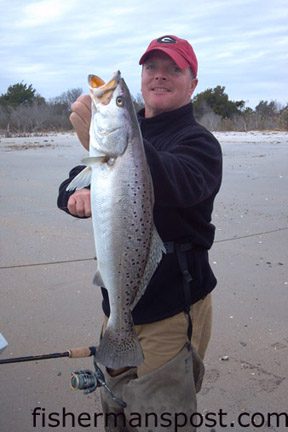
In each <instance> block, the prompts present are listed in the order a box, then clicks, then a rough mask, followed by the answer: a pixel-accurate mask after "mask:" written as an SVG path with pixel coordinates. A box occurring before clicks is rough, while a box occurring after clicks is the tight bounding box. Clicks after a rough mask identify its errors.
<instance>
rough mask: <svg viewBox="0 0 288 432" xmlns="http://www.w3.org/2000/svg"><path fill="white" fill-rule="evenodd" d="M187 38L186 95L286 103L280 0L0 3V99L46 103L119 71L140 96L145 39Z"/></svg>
mask: <svg viewBox="0 0 288 432" xmlns="http://www.w3.org/2000/svg"><path fill="white" fill-rule="evenodd" d="M166 34H172V35H173V34H174V35H177V36H180V37H183V38H185V39H188V40H189V41H190V43H191V44H192V45H193V47H194V50H195V52H196V54H197V57H198V61H199V74H198V77H199V84H198V87H197V89H196V92H195V94H197V93H198V92H201V91H203V90H205V89H207V88H214V87H216V86H217V85H221V86H225V88H226V92H227V93H228V95H229V97H230V99H231V100H234V101H235V100H242V99H243V100H245V101H246V106H250V107H252V108H254V107H255V106H256V105H257V104H258V103H259V102H260V100H268V101H271V100H277V101H278V102H280V103H282V104H285V105H286V104H287V103H288V72H287V70H288V2H287V0H200V1H199V0H183V1H182V0H178V1H175V0H145V1H144V0H143V1H141V2H140V1H139V0H124V1H122V2H119V1H115V0H113V1H112V0H39V1H37V0H34V1H30V0H0V40H1V43H0V62H1V63H0V64H1V66H0V94H2V93H5V92H6V91H7V88H8V86H9V85H11V84H15V83H17V82H23V83H27V84H32V85H33V87H34V88H36V90H37V92H38V93H40V94H41V95H42V96H44V97H45V98H46V99H49V98H52V97H55V96H58V95H60V94H61V93H63V92H64V91H66V90H68V89H72V88H78V87H80V88H82V89H83V91H84V92H87V75H88V74H90V73H93V74H96V75H99V76H101V77H102V78H103V79H104V80H105V81H106V80H108V79H110V77H111V75H112V73H113V72H114V71H115V70H118V69H119V70H120V71H121V72H122V75H123V77H124V78H125V80H126V82H127V84H128V86H129V87H130V90H131V93H132V94H133V95H134V96H136V95H137V93H140V73H141V67H140V66H139V65H138V61H139V58H140V56H141V55H142V54H143V52H144V51H145V49H146V46H147V45H148V43H149V42H150V40H152V39H154V38H156V37H159V36H162V35H166Z"/></svg>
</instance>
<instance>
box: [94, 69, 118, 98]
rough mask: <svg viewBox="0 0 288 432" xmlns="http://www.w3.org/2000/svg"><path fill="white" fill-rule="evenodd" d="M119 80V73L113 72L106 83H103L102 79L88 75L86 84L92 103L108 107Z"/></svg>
mask: <svg viewBox="0 0 288 432" xmlns="http://www.w3.org/2000/svg"><path fill="white" fill-rule="evenodd" d="M120 80H121V73H120V71H117V72H115V73H114V75H113V76H112V78H111V80H110V81H108V82H107V83H105V81H103V80H102V78H100V77H98V76H97V75H89V76H88V83H89V86H90V93H91V97H92V100H93V101H94V103H95V104H96V103H101V104H102V105H108V104H109V102H110V100H111V98H112V96H113V92H114V90H115V89H116V87H117V86H118V84H119V82H120Z"/></svg>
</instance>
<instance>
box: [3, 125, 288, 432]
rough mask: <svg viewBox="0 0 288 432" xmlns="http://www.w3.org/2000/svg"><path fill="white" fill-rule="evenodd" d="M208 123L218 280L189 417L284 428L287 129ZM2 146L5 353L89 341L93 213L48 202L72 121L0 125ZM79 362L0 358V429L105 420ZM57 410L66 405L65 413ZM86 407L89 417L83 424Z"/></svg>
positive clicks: (63, 165) (71, 157)
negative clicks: (63, 125)
mask: <svg viewBox="0 0 288 432" xmlns="http://www.w3.org/2000/svg"><path fill="white" fill-rule="evenodd" d="M215 135H216V137H217V138H218V139H219V141H220V143H221V145H222V149H223V154H224V177H223V186H222V189H221V192H220V194H219V195H218V197H217V200H216V202H215V210H214V219H213V222H214V224H215V225H216V239H215V243H214V246H213V248H212V250H211V251H210V259H211V264H212V267H213V270H214V272H215V275H216V277H217V279H218V286H217V288H216V290H215V291H214V296H213V297H214V316H213V334H212V340H211V343H210V345H209V348H208V352H207V357H206V359H205V366H206V375H205V380H204V383H203V387H202V390H201V392H200V394H199V397H198V412H199V413H200V414H201V415H202V417H200V415H199V418H198V419H196V420H197V421H199V426H200V427H199V431H200V432H205V431H209V432H211V431H215V432H218V431H222V430H225V431H236V432H242V431H247V430H249V431H261V432H262V431H278V432H284V431H285V430H286V429H287V430H288V412H287V394H288V382H287V376H288V361H287V358H288V333H287V328H288V313H287V294H288V271H287V265H288V260H287V243H288V205H287V190H288V133H285V132H249V133H237V132H221V133H220V132H218V133H215ZM0 154H1V158H0V166H1V174H0V178H1V189H0V196H1V208H0V218H1V237H0V250H1V257H0V272H1V273H0V295H1V298H0V332H1V333H3V335H4V336H5V337H6V339H7V340H8V342H9V345H8V347H7V348H6V350H5V351H4V352H3V353H2V354H1V359H2V358H9V357H16V356H24V355H34V354H35V355H37V354H45V353H51V352H63V351H65V350H66V349H69V348H72V347H76V346H89V345H94V344H97V341H98V335H99V332H100V326H101V321H102V310H101V295H100V292H99V291H98V289H97V288H96V287H94V286H93V285H92V278H93V274H94V268H95V261H94V256H95V253H94V244H93V237H92V226H91V221H90V220H80V219H75V218H72V217H69V216H68V215H66V214H65V213H64V212H61V211H59V210H58V209H57V206H56V199H57V192H58V186H59V184H60V182H61V181H62V180H64V179H65V178H66V177H67V175H68V172H69V170H70V169H71V168H72V167H73V166H75V165H77V164H79V162H80V161H81V159H82V158H83V156H85V154H86V153H85V150H84V149H82V147H81V146H80V145H79V144H78V142H77V139H76V136H75V135H74V134H72V133H71V134H49V135H46V136H42V137H36V136H35V137H18V138H4V137H1V136H0ZM85 368H90V369H91V368H92V360H91V359H89V358H88V359H65V358H64V359H53V360H45V361H38V362H31V363H19V364H11V365H0V385H1V394H0V431H1V432H2V431H3V432H4V431H5V432H32V431H37V432H38V431H42V432H43V431H52V430H54V431H55V430H56V431H61V432H63V431H75V432H81V431H84V430H89V431H90V430H91V431H96V430H97V431H103V426H102V421H101V406H100V401H99V391H96V392H94V393H92V394H91V395H89V396H85V395H83V394H82V393H81V392H77V391H73V390H72V389H71V388H70V375H71V372H72V371H74V370H77V369H85ZM35 408H38V410H36V411H37V412H38V414H39V415H38V416H37V417H33V415H32V413H33V411H34V412H35ZM63 410H64V412H66V413H70V414H71V415H69V416H68V415H67V416H66V417H65V418H64V423H63V421H62V420H63V419H62V417H63ZM51 413H54V414H56V415H55V416H54V417H53V416H50V418H49V414H51ZM84 413H86V414H87V416H82V414H84ZM271 413H275V414H277V415H271ZM281 413H284V414H285V413H286V416H285V415H284V414H281ZM95 414H99V417H97V416H95ZM280 414H281V415H280ZM61 416H62V417H61ZM73 416H74V420H75V425H74V426H73ZM79 416H80V419H82V423H81V422H80V423H81V424H79V421H78V422H77V419H78V420H79ZM81 416H82V417H81ZM89 416H91V418H92V417H93V416H94V419H95V417H97V418H96V419H97V420H98V422H97V426H95V427H94V425H93V427H92V426H91V428H89V427H87V425H88V424H89V423H88V418H89ZM53 419H54V420H53ZM60 419H61V421H60ZM56 420H57V421H58V420H59V425H58V424H57V422H56ZM285 420H286V422H287V423H285ZM33 422H34V423H33ZM167 430H169V429H167ZM178 431H181V427H179V428H178Z"/></svg>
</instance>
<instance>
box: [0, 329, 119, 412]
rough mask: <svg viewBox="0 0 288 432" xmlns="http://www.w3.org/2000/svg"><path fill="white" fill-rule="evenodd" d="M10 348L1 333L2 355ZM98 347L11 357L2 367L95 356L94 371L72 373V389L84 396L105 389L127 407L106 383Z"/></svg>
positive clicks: (81, 370)
mask: <svg viewBox="0 0 288 432" xmlns="http://www.w3.org/2000/svg"><path fill="white" fill-rule="evenodd" d="M7 346H8V342H7V340H6V339H5V338H4V336H3V335H2V334H1V333H0V353H1V352H2V351H3V350H4V349H5V348H6V347H7ZM96 351H97V349H96V347H95V346H90V347H81V348H72V349H69V350H67V351H64V352H56V353H50V354H40V355H30V356H24V357H11V358H6V359H0V365H3V364H11V363H23V362H30V361H38V360H48V359H55V358H61V357H68V358H85V357H91V356H93V365H94V369H95V372H94V371H91V370H90V369H80V370H77V371H74V372H72V374H71V387H72V388H73V389H74V390H83V392H84V394H89V393H92V392H93V391H95V390H96V389H97V388H98V387H104V388H105V390H106V391H107V392H108V393H109V395H110V397H111V398H112V399H113V400H114V401H115V402H116V403H118V405H120V406H121V407H122V408H125V407H126V402H124V401H123V400H122V399H120V398H118V397H117V396H116V395H115V394H114V393H113V392H112V390H111V389H110V388H109V387H108V385H107V384H106V381H105V376H104V374H103V372H102V371H101V369H100V368H99V366H98V365H97V362H96Z"/></svg>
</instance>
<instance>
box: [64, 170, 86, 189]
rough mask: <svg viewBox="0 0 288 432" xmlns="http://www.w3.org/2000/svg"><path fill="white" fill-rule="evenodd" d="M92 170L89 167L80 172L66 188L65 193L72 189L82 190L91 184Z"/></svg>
mask: <svg viewBox="0 0 288 432" xmlns="http://www.w3.org/2000/svg"><path fill="white" fill-rule="evenodd" d="M91 174H92V169H91V167H90V166H88V167H86V168H84V169H83V171H81V172H80V173H79V174H78V175H77V176H76V177H75V178H74V179H73V180H72V181H71V182H70V183H69V185H68V186H67V188H66V191H72V190H73V189H77V190H78V189H83V188H85V187H86V186H89V185H90V183H91Z"/></svg>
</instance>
